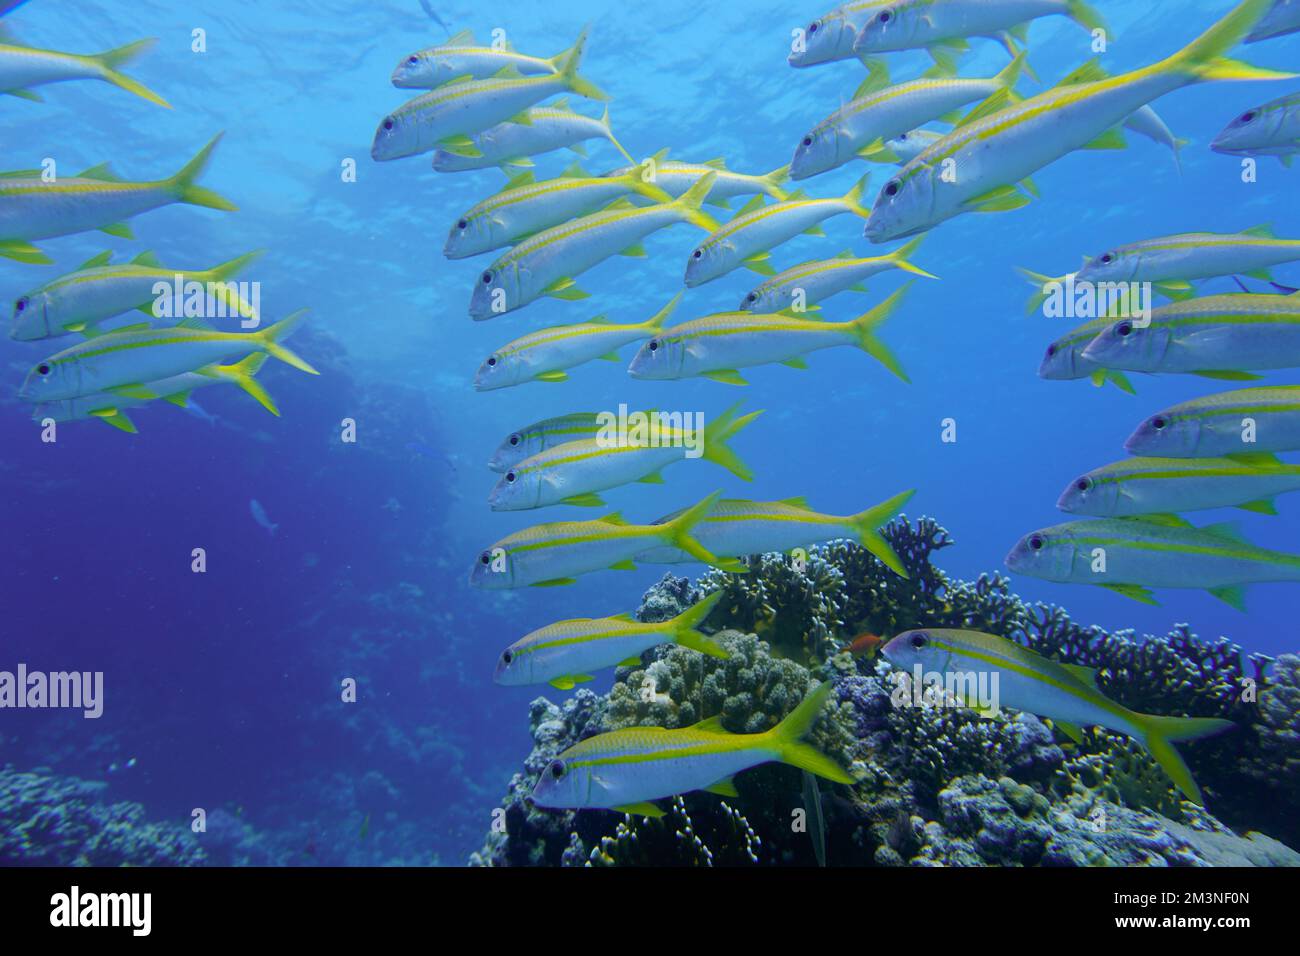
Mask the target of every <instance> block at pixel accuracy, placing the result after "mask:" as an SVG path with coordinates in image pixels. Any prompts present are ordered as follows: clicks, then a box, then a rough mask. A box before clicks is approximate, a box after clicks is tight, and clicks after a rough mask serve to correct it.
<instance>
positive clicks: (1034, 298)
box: [1016, 266, 1065, 315]
mask: <svg viewBox="0 0 1300 956" xmlns="http://www.w3.org/2000/svg"><path fill="white" fill-rule="evenodd" d="M1016 271H1017V272H1019V273H1020V274H1021V275H1022V276H1024V277H1025V279H1026V280H1027V281H1028V282H1029V284H1030V285H1032V286H1036V287H1037V289H1038V291H1037V292H1035V293H1034V294H1033V295H1031V296H1030V297H1029V305H1028V306H1027V307H1026V308H1025V313H1026V314H1027V315H1033V314H1034V313H1035V312H1037V311H1038V310H1039V309H1041V308H1042V307H1043V303H1044V302H1046V301H1047V297H1048V292H1047V286H1048V285H1050V284H1052V283H1054V282H1062V281H1064V279H1065V277H1064V276H1048V275H1043V274H1042V273H1041V272H1034V271H1033V270H1031V269H1023V268H1021V267H1020V266H1016Z"/></svg>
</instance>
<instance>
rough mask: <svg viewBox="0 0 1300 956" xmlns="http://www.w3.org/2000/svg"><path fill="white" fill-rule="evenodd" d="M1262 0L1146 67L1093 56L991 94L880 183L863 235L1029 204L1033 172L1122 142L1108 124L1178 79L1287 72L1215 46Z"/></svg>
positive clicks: (891, 235)
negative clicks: (1112, 64)
mask: <svg viewBox="0 0 1300 956" xmlns="http://www.w3.org/2000/svg"><path fill="white" fill-rule="evenodd" d="M1267 2H1268V0H1244V2H1243V3H1241V4H1240V5H1239V6H1237V7H1236V8H1235V9H1234V10H1233V11H1232V12H1231V13H1229V14H1228V15H1227V16H1226V17H1224V18H1223V19H1222V20H1220V21H1219V22H1218V23H1217V24H1215V25H1214V26H1213V27H1211V28H1210V29H1209V30H1208V31H1206V33H1205V34H1203V35H1202V36H1201V37H1200V38H1199V39H1197V40H1195V41H1193V42H1192V43H1191V44H1189V45H1188V46H1187V47H1186V48H1185V49H1183V50H1181V51H1180V52H1178V53H1176V54H1174V55H1173V56H1171V57H1168V58H1167V59H1165V60H1162V61H1160V62H1159V63H1156V64H1154V65H1152V66H1149V67H1146V68H1144V69H1140V70H1134V71H1133V72H1131V73H1125V74H1123V75H1122V76H1117V77H1108V76H1106V74H1105V72H1104V71H1103V70H1102V69H1101V66H1100V65H1099V63H1098V62H1097V61H1095V60H1094V61H1092V62H1090V63H1088V64H1086V65H1085V66H1084V67H1082V68H1080V69H1078V70H1076V71H1074V72H1073V73H1071V74H1070V75H1069V76H1067V77H1066V78H1065V79H1064V80H1062V81H1061V83H1060V84H1059V85H1057V86H1055V87H1053V88H1052V89H1050V90H1048V91H1047V92H1045V93H1040V94H1039V95H1037V96H1034V97H1031V98H1030V99H1027V100H1024V101H1023V102H1020V103H1016V104H1013V105H1010V106H1006V105H1005V102H1006V100H1005V94H1004V93H1000V94H997V95H995V96H992V97H990V98H989V99H988V100H986V101H985V102H984V103H981V104H980V105H979V106H977V107H976V108H975V109H974V110H972V111H971V113H970V114H969V115H968V116H967V118H966V119H965V120H964V121H963V122H962V123H961V125H959V126H958V127H957V128H956V129H955V130H953V132H951V133H950V134H948V135H947V136H945V137H944V138H943V139H941V140H939V141H938V142H936V143H935V144H934V145H933V146H931V147H930V148H929V149H927V150H925V151H924V152H923V153H921V155H919V156H918V157H916V159H914V160H912V161H911V162H910V163H908V164H907V165H906V166H905V167H903V170H902V171H901V172H900V173H899V174H898V175H896V176H895V177H894V178H892V179H891V180H890V181H889V182H888V183H886V184H885V186H884V188H883V189H882V190H881V191H880V195H879V196H878V197H877V198H876V203H875V206H874V207H873V208H872V211H871V218H870V220H868V222H867V226H866V235H867V238H869V239H871V240H872V241H873V242H885V241H887V240H890V239H899V238H902V237H904V236H910V235H913V234H915V233H918V232H923V231H925V230H926V229H930V228H933V227H934V226H936V225H938V224H939V223H941V222H943V221H944V220H946V219H951V218H952V217H953V216H957V215H961V214H962V213H968V212H1002V211H1005V210H1009V209H1018V208H1020V207H1022V206H1024V205H1027V204H1028V203H1029V201H1030V200H1029V195H1033V194H1035V193H1036V191H1037V187H1035V186H1034V184H1033V182H1032V181H1031V180H1029V178H1028V177H1029V176H1030V175H1031V174H1033V173H1034V172H1036V171H1037V170H1039V169H1042V168H1043V167H1044V166H1047V165H1049V164H1050V163H1053V162H1055V161H1056V160H1058V159H1060V158H1061V157H1062V156H1064V155H1066V154H1067V153H1070V152H1072V151H1074V150H1076V149H1082V148H1093V149H1102V148H1112V147H1115V148H1118V147H1120V146H1122V145H1123V140H1124V137H1123V135H1122V134H1121V133H1120V132H1119V131H1118V130H1117V129H1116V127H1117V126H1120V125H1122V124H1123V123H1124V122H1125V120H1126V119H1127V118H1128V117H1129V116H1131V115H1132V114H1133V113H1134V112H1135V111H1137V110H1139V109H1140V108H1141V107H1143V106H1145V105H1146V104H1147V103H1149V102H1150V101H1151V100H1154V99H1156V98H1158V97H1161V96H1164V95H1165V94H1166V93H1170V92H1172V91H1174V90H1176V89H1179V88H1181V87H1184V86H1188V85H1190V84H1193V83H1202V82H1205V81H1207V80H1254V79H1278V78H1284V77H1288V76H1292V75H1294V74H1287V73H1278V72H1276V71H1273V70H1263V69H1259V68H1256V67H1253V66H1251V65H1249V64H1246V63H1241V62H1238V61H1236V60H1230V59H1228V58H1226V57H1225V56H1224V55H1223V54H1224V53H1226V52H1227V51H1228V50H1230V49H1231V48H1232V47H1233V46H1235V45H1236V44H1237V43H1238V42H1239V41H1240V40H1241V38H1242V37H1243V36H1244V35H1245V33H1246V32H1247V31H1248V30H1249V29H1250V27H1251V26H1252V25H1253V24H1254V23H1255V22H1256V21H1257V20H1258V19H1259V17H1260V15H1261V14H1262V13H1263V10H1264V6H1265V5H1266V4H1267ZM978 5H980V6H984V5H986V6H988V7H990V8H995V7H999V6H1002V4H1000V3H989V4H978ZM927 6H928V5H927ZM877 16H879V15H877ZM864 35H866V34H865V33H864ZM1017 184H1022V185H1023V188H1024V190H1025V191H1026V192H1027V193H1028V194H1029V195H1026V192H1021V191H1020V189H1018V188H1017Z"/></svg>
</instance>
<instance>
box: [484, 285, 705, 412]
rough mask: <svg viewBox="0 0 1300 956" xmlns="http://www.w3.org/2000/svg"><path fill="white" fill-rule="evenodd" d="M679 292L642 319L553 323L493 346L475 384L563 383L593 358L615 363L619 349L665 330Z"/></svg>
mask: <svg viewBox="0 0 1300 956" xmlns="http://www.w3.org/2000/svg"><path fill="white" fill-rule="evenodd" d="M680 298H681V296H680V294H679V295H678V296H677V297H675V298H674V299H673V300H672V301H671V302H669V303H668V305H666V306H665V307H664V308H662V309H660V310H659V312H658V313H657V314H655V315H654V316H652V317H651V318H649V319H647V320H646V321H645V322H636V323H631V324H627V323H624V324H619V323H615V322H610V321H609V320H608V319H606V318H605V317H604V316H597V317H596V318H594V319H592V320H591V321H590V322H582V323H579V324H577V325H556V326H552V327H551V328H546V329H539V330H538V331H536V332H529V333H528V334H527V335H524V336H520V337H519V338H517V339H515V340H514V341H513V342H511V343H510V344H508V345H506V346H504V347H503V348H499V349H497V350H496V351H495V352H493V353H492V354H491V355H489V356H488V357H487V358H486V359H484V360H483V364H482V365H480V366H479V369H478V374H477V375H475V376H474V387H475V388H476V389H478V390H479V391H480V392H486V391H491V390H492V389H497V388H509V387H510V386H512V385H522V384H523V383H525V382H565V381H568V378H569V376H568V375H567V374H566V373H565V371H564V370H565V369H569V368H573V367H574V366H576V365H582V364H583V363H584V362H590V361H592V360H593V359H604V360H606V361H608V362H617V361H619V357H618V350H619V349H620V348H622V347H623V346H624V345H627V344H628V343H629V342H639V341H641V340H642V339H647V338H649V337H650V336H652V335H654V334H655V333H656V332H658V331H659V330H660V329H662V328H663V325H664V322H666V321H667V319H668V316H670V315H671V314H672V312H673V309H675V308H676V307H677V301H678V299H680Z"/></svg>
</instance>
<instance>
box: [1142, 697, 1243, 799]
mask: <svg viewBox="0 0 1300 956" xmlns="http://www.w3.org/2000/svg"><path fill="white" fill-rule="evenodd" d="M1133 718H1134V719H1135V720H1136V721H1137V723H1138V725H1139V726H1140V727H1141V728H1142V729H1143V730H1144V731H1145V732H1146V738H1145V740H1144V743H1145V744H1146V747H1147V750H1149V751H1150V752H1151V756H1152V757H1154V758H1155V760H1156V763H1158V764H1160V767H1161V768H1162V769H1163V770H1164V772H1165V773H1167V774H1168V775H1169V779H1170V780H1172V781H1173V782H1174V783H1176V784H1177V785H1178V789H1179V790H1181V791H1182V792H1183V793H1184V794H1186V795H1187V798H1188V799H1189V800H1191V801H1192V802H1193V803H1195V804H1196V805H1197V806H1202V807H1203V806H1205V799H1204V798H1203V797H1202V796H1201V788H1200V787H1198V786H1197V785H1196V781H1195V780H1193V779H1192V772H1191V771H1190V770H1188V769H1187V764H1186V763H1185V762H1184V761H1183V758H1182V756H1181V755H1180V754H1179V753H1178V751H1177V750H1175V749H1174V747H1173V743H1174V741H1178V740H1200V739H1201V738H1202V737H1211V736H1213V735H1215V734H1221V733H1223V732H1225V731H1228V730H1232V729H1233V728H1234V727H1236V726H1237V725H1236V724H1234V723H1233V722H1232V721H1230V720H1223V719H1222V718H1219V717H1157V716H1155V715H1153V714H1134V715H1133Z"/></svg>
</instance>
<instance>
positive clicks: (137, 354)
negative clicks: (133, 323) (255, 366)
mask: <svg viewBox="0 0 1300 956" xmlns="http://www.w3.org/2000/svg"><path fill="white" fill-rule="evenodd" d="M306 314H307V313H306V310H305V309H304V310H300V311H298V312H295V313H294V314H293V315H291V316H289V317H288V318H286V319H283V320H282V321H280V322H277V323H276V324H275V325H272V326H270V327H269V328H266V329H262V330H261V331H260V332H248V333H245V334H239V333H234V332H217V331H215V330H213V329H211V328H209V327H207V326H206V325H204V324H203V323H201V322H198V321H186V322H183V323H181V324H180V325H179V326H176V327H175V328H170V329H150V328H126V329H119V330H117V331H114V332H106V333H105V334H103V335H100V336H97V337H95V338H93V339H88V340H87V341H85V342H81V343H80V344H78V345H74V346H72V347H71V348H68V349H64V350H63V351H62V352H59V353H58V354H56V355H53V356H51V357H50V358H48V359H46V360H45V361H43V362H40V363H39V364H37V365H36V367H35V368H33V369H32V370H31V371H30V372H29V373H28V374H27V380H26V381H25V382H23V387H22V390H21V391H19V393H18V397H19V398H21V399H23V400H25V401H29V402H51V401H55V400H56V399H60V398H76V397H77V396H78V395H89V394H91V393H93V392H114V391H116V392H119V393H121V394H123V395H128V396H135V397H139V398H145V397H148V398H157V397H158V396H157V394H156V393H154V392H153V391H152V390H150V389H149V388H148V385H147V383H148V382H156V381H158V380H160V379H166V378H171V377H172V376H173V375H180V374H182V373H183V372H194V371H199V370H201V369H205V368H206V367H207V366H209V365H212V364H213V363H215V362H221V361H224V360H226V359H231V358H236V357H239V356H244V355H247V354H249V353H250V352H269V353H270V354H271V355H273V356H274V357H275V358H278V359H279V360H280V361H282V362H286V363H288V364H289V365H292V366H293V367H294V368H296V369H301V370H302V371H304V372H309V373H310V374H312V375H317V374H319V373H318V372H317V371H316V370H315V369H314V368H312V367H311V366H310V365H308V364H307V363H306V362H304V361H303V360H302V359H301V358H299V357H298V356H297V355H295V354H294V353H293V352H291V351H289V350H288V349H287V348H285V347H284V346H283V345H281V344H280V341H281V340H282V339H284V338H285V337H286V336H288V335H289V333H290V332H292V331H293V330H294V328H295V327H296V326H297V325H298V323H299V322H301V321H302V319H303V318H304V317H305V316H306Z"/></svg>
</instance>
